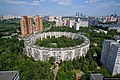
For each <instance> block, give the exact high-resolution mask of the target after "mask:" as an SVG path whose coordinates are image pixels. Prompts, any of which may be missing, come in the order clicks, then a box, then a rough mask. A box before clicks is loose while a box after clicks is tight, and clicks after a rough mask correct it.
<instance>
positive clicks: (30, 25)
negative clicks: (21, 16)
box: [28, 17, 33, 34]
mask: <svg viewBox="0 0 120 80" xmlns="http://www.w3.org/2000/svg"><path fill="white" fill-rule="evenodd" d="M28 28H29V34H32V33H33V19H32V17H29V18H28Z"/></svg>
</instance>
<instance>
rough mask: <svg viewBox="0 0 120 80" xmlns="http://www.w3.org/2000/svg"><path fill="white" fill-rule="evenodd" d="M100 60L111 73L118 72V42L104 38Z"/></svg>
mask: <svg viewBox="0 0 120 80" xmlns="http://www.w3.org/2000/svg"><path fill="white" fill-rule="evenodd" d="M100 61H101V63H102V64H103V65H104V67H106V68H107V69H108V71H109V72H111V73H112V75H116V74H120V43H119V42H118V41H115V40H104V43H103V48H102V54H101V60H100Z"/></svg>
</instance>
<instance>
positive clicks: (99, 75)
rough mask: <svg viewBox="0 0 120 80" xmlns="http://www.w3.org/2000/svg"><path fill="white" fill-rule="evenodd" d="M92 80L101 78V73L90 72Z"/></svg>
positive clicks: (101, 79)
mask: <svg viewBox="0 0 120 80" xmlns="http://www.w3.org/2000/svg"><path fill="white" fill-rule="evenodd" d="M91 77H92V80H103V77H104V76H103V75H102V74H100V73H98V74H91Z"/></svg>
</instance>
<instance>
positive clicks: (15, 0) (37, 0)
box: [5, 0, 45, 6]
mask: <svg viewBox="0 0 120 80" xmlns="http://www.w3.org/2000/svg"><path fill="white" fill-rule="evenodd" d="M41 1H45V0H35V1H32V2H27V1H22V0H21V1H18V0H5V2H6V3H8V4H14V5H36V6H37V5H40V2H41Z"/></svg>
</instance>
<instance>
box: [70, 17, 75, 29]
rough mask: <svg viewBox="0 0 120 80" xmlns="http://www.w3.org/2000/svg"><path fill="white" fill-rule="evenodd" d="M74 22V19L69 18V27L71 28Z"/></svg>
mask: <svg viewBox="0 0 120 80" xmlns="http://www.w3.org/2000/svg"><path fill="white" fill-rule="evenodd" d="M74 24H75V20H74V19H70V28H72V27H73V26H74Z"/></svg>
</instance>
